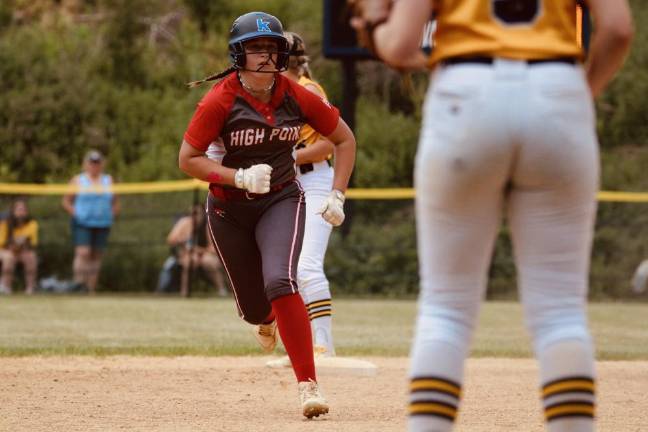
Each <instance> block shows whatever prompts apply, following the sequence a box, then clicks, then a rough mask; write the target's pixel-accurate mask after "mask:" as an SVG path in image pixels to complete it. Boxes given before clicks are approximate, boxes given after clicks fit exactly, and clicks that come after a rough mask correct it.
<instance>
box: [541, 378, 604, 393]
mask: <svg viewBox="0 0 648 432" xmlns="http://www.w3.org/2000/svg"><path fill="white" fill-rule="evenodd" d="M594 387H595V386H594V382H593V381H592V380H591V379H588V378H579V379H568V380H561V381H557V382H553V383H550V384H547V385H545V386H544V387H543V388H542V397H543V398H547V397H549V396H553V395H556V394H560V393H569V392H585V393H592V394H593V393H594Z"/></svg>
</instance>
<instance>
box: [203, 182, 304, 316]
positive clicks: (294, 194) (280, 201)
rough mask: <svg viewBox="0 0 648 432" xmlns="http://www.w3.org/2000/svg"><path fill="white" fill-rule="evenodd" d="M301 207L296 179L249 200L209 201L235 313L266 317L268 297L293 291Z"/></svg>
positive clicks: (301, 196) (301, 229)
mask: <svg viewBox="0 0 648 432" xmlns="http://www.w3.org/2000/svg"><path fill="white" fill-rule="evenodd" d="M305 207H306V201H305V200H304V193H303V191H302V190H301V187H300V186H299V183H298V182H297V181H294V182H292V183H290V184H289V185H287V186H286V187H284V188H283V189H281V190H280V191H277V192H271V193H269V194H267V195H266V196H263V197H261V198H256V199H253V200H247V199H245V200H235V201H234V200H232V201H223V200H221V199H220V198H215V197H214V196H213V195H211V194H210V196H209V198H208V200H207V217H208V220H209V230H210V233H211V238H212V240H213V241H214V246H215V248H216V251H217V252H218V255H219V256H220V258H221V261H222V262H223V266H224V267H225V272H226V273H227V277H228V278H229V281H230V284H231V286H232V291H233V292H234V298H235V299H236V305H237V307H238V311H239V315H240V316H241V318H243V319H244V320H245V321H247V322H249V323H251V324H260V323H262V322H263V321H264V320H265V319H266V317H267V316H268V315H269V314H270V311H271V310H272V307H271V305H270V302H271V301H272V300H274V299H276V298H279V297H282V296H285V295H288V294H293V293H296V292H297V263H298V261H299V254H300V253H301V248H302V241H303V239H304V221H305V215H306V213H305Z"/></svg>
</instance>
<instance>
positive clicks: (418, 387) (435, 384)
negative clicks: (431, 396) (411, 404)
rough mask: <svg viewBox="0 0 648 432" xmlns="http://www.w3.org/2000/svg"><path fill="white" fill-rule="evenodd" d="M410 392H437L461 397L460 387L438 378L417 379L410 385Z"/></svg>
mask: <svg viewBox="0 0 648 432" xmlns="http://www.w3.org/2000/svg"><path fill="white" fill-rule="evenodd" d="M410 391H411V392H417V391H437V392H441V393H446V394H449V395H451V396H455V397H456V398H460V397H461V388H460V387H459V386H458V385H456V384H454V383H451V382H448V381H445V380H443V381H442V380H439V379H436V378H415V379H414V380H412V382H411V383H410Z"/></svg>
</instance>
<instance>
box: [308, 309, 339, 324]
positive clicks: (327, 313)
mask: <svg viewBox="0 0 648 432" xmlns="http://www.w3.org/2000/svg"><path fill="white" fill-rule="evenodd" d="M331 315H333V313H332V312H331V311H330V310H327V311H322V312H315V313H312V314H309V315H308V318H310V320H311V321H312V320H314V319H315V318H320V317H323V316H331Z"/></svg>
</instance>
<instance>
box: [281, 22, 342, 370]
mask: <svg viewBox="0 0 648 432" xmlns="http://www.w3.org/2000/svg"><path fill="white" fill-rule="evenodd" d="M284 34H285V36H286V39H287V40H288V45H289V46H290V58H289V59H288V70H287V71H286V72H284V73H283V74H284V76H286V77H288V78H290V79H292V80H293V81H297V82H298V83H299V84H300V85H302V86H304V87H305V88H307V89H308V90H310V91H311V92H313V93H315V94H316V95H318V96H319V97H321V98H323V99H325V100H326V99H327V98H326V93H325V92H324V89H323V88H322V87H321V86H320V85H319V84H318V83H317V82H315V81H313V80H312V77H311V73H310V68H309V67H308V61H309V58H308V57H307V56H306V45H305V44H304V40H303V39H302V38H301V36H299V35H298V34H296V33H292V32H285V33H284ZM296 149H297V152H296V162H297V165H298V167H297V179H298V180H299V183H300V184H301V186H302V189H303V190H304V195H305V196H306V226H305V230H304V242H303V245H302V252H301V255H300V257H299V266H298V267H297V281H298V283H299V292H300V294H301V296H302V298H303V299H304V303H305V304H306V309H307V310H308V317H309V318H310V321H311V329H312V331H313V339H314V340H313V343H314V344H315V346H314V351H315V355H316V356H318V355H322V356H333V355H335V348H334V347H333V335H332V333H331V315H332V310H333V309H332V304H331V290H330V289H329V282H328V279H327V278H326V275H325V274H324V255H326V248H327V246H328V241H329V237H330V235H331V228H332V227H331V224H329V223H328V222H326V221H325V220H324V219H322V218H321V217H320V216H319V215H318V214H317V211H318V209H319V208H320V207H322V204H323V203H324V202H325V201H326V197H327V195H328V193H329V191H330V190H331V187H332V185H333V168H332V165H331V160H330V157H331V155H332V153H333V149H334V147H333V144H332V143H331V142H330V141H328V140H327V139H326V138H324V137H322V136H321V135H320V134H319V133H317V131H315V130H314V129H313V128H312V127H310V126H309V125H304V127H302V130H301V132H300V137H299V142H298V144H297V147H296ZM288 366H289V365H288Z"/></svg>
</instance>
